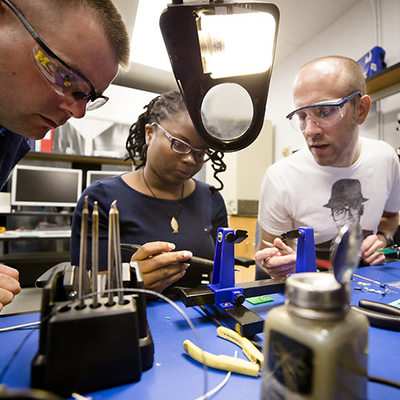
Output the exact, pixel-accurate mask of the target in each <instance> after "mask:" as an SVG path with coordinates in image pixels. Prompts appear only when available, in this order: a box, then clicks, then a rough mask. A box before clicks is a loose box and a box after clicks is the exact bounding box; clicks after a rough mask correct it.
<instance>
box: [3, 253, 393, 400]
mask: <svg viewBox="0 0 400 400" xmlns="http://www.w3.org/2000/svg"><path fill="white" fill-rule="evenodd" d="M356 274H357V275H359V276H362V277H364V278H367V279H370V280H373V281H377V282H380V283H387V284H393V286H390V287H389V288H390V292H389V293H387V294H385V295H384V296H383V295H382V292H383V289H382V287H381V286H380V285H379V284H377V283H373V282H371V281H367V280H366V279H364V278H360V277H358V276H355V277H353V280H352V282H351V285H352V289H351V293H352V301H351V303H352V304H353V305H358V302H359V300H361V299H367V300H373V301H379V302H384V303H391V302H393V301H396V300H398V299H400V286H398V284H399V281H400V262H399V261H395V262H390V263H387V264H385V265H382V266H377V267H364V268H360V269H358V270H357V271H356ZM360 282H361V283H360ZM396 286H397V287H396ZM371 289H372V290H371ZM271 297H272V298H273V299H274V300H273V302H271V303H265V304H261V305H256V306H254V305H251V304H250V303H247V302H245V305H246V307H248V308H251V309H252V310H253V311H254V312H256V313H257V314H259V315H260V316H262V317H265V316H266V315H267V313H268V311H269V310H270V309H271V308H272V307H276V306H277V305H281V304H283V302H284V300H285V297H284V295H283V294H282V293H276V294H273V295H271ZM177 304H178V305H179V306H180V307H182V308H183V310H184V311H185V312H186V314H187V315H188V316H189V317H190V319H191V321H192V322H193V324H194V326H195V328H196V331H197V334H198V336H199V338H200V341H201V345H202V347H203V349H204V350H206V351H209V352H211V353H214V354H225V355H229V356H234V353H235V351H237V352H238V355H237V356H238V357H240V358H243V359H245V357H244V355H243V354H242V352H241V349H240V348H239V347H238V346H236V345H234V344H233V343H231V342H229V341H227V340H224V339H222V338H220V337H218V336H217V327H216V325H214V324H213V323H212V322H211V321H210V320H209V319H208V318H207V317H206V316H205V314H204V313H203V311H202V310H201V309H200V308H199V307H192V308H185V307H184V306H183V304H182V303H181V302H180V301H177ZM0 315H1V314H0ZM39 318H40V315H39V314H38V313H29V314H21V315H11V316H9V315H4V316H2V317H1V316H0V328H5V327H10V326H15V325H19V324H25V323H30V322H36V321H39ZM147 319H148V323H149V326H150V329H151V334H152V337H153V340H154V347H155V353H154V363H153V366H152V367H151V368H150V369H148V370H147V371H143V372H142V375H141V379H140V381H138V382H135V383H131V384H126V385H123V386H119V387H114V388H110V389H106V390H102V391H98V392H95V393H90V394H88V396H90V397H91V398H92V399H93V400H100V399H113V400H122V399H133V398H136V399H148V400H150V399H178V400H179V399H185V400H187V399H197V398H199V397H201V396H202V395H203V394H204V391H205V384H206V386H207V390H211V389H212V388H214V387H215V386H217V385H218V384H219V383H220V382H221V381H222V380H223V379H224V378H225V376H226V372H223V371H218V370H215V369H211V368H208V370H207V372H206V373H205V371H204V369H203V367H202V365H201V364H199V363H198V362H196V361H194V360H193V359H191V358H190V357H189V356H188V355H187V354H186V353H185V351H184V350H183V346H182V344H183V341H184V340H186V339H189V340H191V341H192V342H193V343H196V344H197V340H196V337H195V336H194V334H193V332H192V331H191V328H190V327H189V326H188V324H187V322H186V321H185V319H184V318H183V316H182V315H181V314H180V313H178V312H177V310H175V309H174V308H172V307H171V306H170V305H169V304H167V303H165V302H163V301H161V300H160V301H155V302H148V304H147ZM0 335H1V338H0V341H1V349H2V350H1V352H0V377H1V378H0V379H1V380H0V384H6V385H7V386H8V387H9V388H28V387H29V386H30V369H31V361H32V359H33V358H34V356H35V354H36V352H37V350H38V336H39V330H38V329H29V328H27V329H21V330H16V331H9V332H1V333H0ZM255 339H256V340H259V341H260V342H262V340H263V335H262V334H259V335H257V336H256V337H255ZM60 345H61V344H60ZM399 349H400V332H397V331H391V330H385V329H380V328H376V327H370V328H369V358H368V373H369V375H370V376H377V377H380V378H385V379H389V380H393V381H397V382H400V368H398V366H399V365H400V363H399V361H400V352H399ZM260 393H261V378H254V377H248V376H244V375H238V374H232V375H231V377H230V378H229V380H228V382H227V383H226V385H225V386H224V387H223V388H222V389H221V390H220V391H219V392H218V393H217V394H216V395H214V396H213V397H212V398H213V399H214V398H215V399H232V400H233V399H259V398H260ZM81 394H82V393H81ZM383 398H387V399H394V398H400V390H399V389H396V388H393V387H390V386H386V385H382V384H378V383H373V382H369V383H368V399H369V400H374V399H383Z"/></svg>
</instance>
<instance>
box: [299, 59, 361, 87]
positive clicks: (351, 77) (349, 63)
mask: <svg viewBox="0 0 400 400" xmlns="http://www.w3.org/2000/svg"><path fill="white" fill-rule="evenodd" d="M323 60H327V61H328V60H336V61H338V62H339V63H340V64H341V66H342V68H343V70H344V71H345V72H346V81H345V82H341V84H342V85H343V86H346V87H347V88H348V89H349V93H353V92H357V91H360V92H361V95H364V94H365V93H366V85H365V78H364V73H363V71H362V68H361V66H360V64H359V63H358V62H357V61H355V60H353V59H352V58H349V57H344V56H338V55H332V56H325V57H320V58H317V59H315V60H313V61H310V62H308V63H307V64H305V65H303V67H305V66H309V65H312V64H315V63H317V62H319V61H323ZM303 67H302V68H303Z"/></svg>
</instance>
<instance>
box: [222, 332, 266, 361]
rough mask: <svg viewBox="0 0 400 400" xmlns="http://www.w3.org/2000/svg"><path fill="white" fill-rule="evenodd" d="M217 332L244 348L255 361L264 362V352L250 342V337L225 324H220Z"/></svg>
mask: <svg viewBox="0 0 400 400" xmlns="http://www.w3.org/2000/svg"><path fill="white" fill-rule="evenodd" d="M217 334H218V336H219V337H221V338H223V339H226V340H229V341H231V342H233V343H235V344H237V345H238V346H240V347H241V348H242V349H243V353H244V355H245V356H246V357H247V358H248V359H249V360H250V361H251V362H253V363H257V362H258V363H260V364H261V365H262V363H263V362H264V356H263V354H262V353H261V352H260V351H259V350H258V349H257V348H256V347H255V346H254V345H253V343H251V342H250V340H249V339H247V338H245V337H243V336H241V335H239V334H238V333H237V332H236V331H234V330H232V329H229V328H226V327H225V326H219V327H218V328H217Z"/></svg>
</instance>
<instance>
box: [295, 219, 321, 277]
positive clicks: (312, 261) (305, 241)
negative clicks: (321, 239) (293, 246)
mask: <svg viewBox="0 0 400 400" xmlns="http://www.w3.org/2000/svg"><path fill="white" fill-rule="evenodd" d="M298 233H299V234H298V239H297V258H296V273H298V272H317V259H316V256H315V243H314V230H313V228H309V227H306V228H299V229H298Z"/></svg>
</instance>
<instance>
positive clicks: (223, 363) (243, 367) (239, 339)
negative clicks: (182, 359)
mask: <svg viewBox="0 0 400 400" xmlns="http://www.w3.org/2000/svg"><path fill="white" fill-rule="evenodd" d="M217 333H218V336H219V337H221V338H223V339H226V340H229V341H231V342H233V343H235V344H237V345H238V346H240V347H241V348H242V350H243V354H244V355H245V356H246V357H247V358H248V359H249V360H250V361H245V360H243V359H240V358H235V357H230V356H226V355H223V354H220V355H215V354H212V353H209V352H207V351H203V350H201V349H200V348H199V347H198V346H196V345H195V344H193V343H192V342H191V341H190V340H185V341H184V342H183V348H184V350H185V351H186V353H188V355H189V356H190V357H192V358H193V359H195V360H196V361H198V362H199V363H201V364H204V365H207V366H208V367H211V368H216V369H220V370H223V371H231V372H234V373H237V374H242V375H249V376H254V377H258V376H259V373H260V369H261V366H262V363H263V361H264V356H263V354H262V353H261V352H260V351H259V350H258V349H257V348H256V347H255V346H254V345H253V344H252V343H251V342H250V340H248V339H247V338H245V337H243V336H241V335H239V334H238V333H237V332H235V331H234V330H232V329H229V328H226V327H225V326H219V327H218V329H217Z"/></svg>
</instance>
